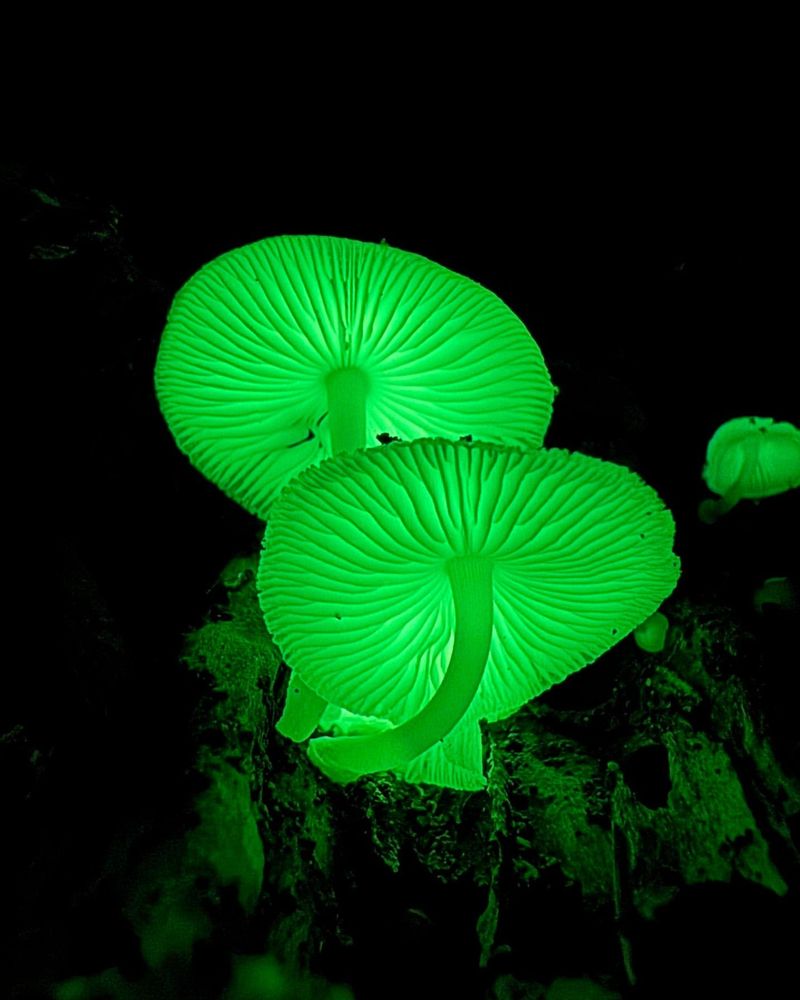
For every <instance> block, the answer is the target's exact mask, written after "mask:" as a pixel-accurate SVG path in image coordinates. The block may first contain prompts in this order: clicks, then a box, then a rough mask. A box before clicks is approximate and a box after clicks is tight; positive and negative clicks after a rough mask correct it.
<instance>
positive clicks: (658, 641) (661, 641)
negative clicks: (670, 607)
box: [633, 611, 669, 653]
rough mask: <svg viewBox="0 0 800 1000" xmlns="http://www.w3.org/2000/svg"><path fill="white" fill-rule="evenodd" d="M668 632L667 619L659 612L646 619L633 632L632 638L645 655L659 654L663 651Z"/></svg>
mask: <svg viewBox="0 0 800 1000" xmlns="http://www.w3.org/2000/svg"><path fill="white" fill-rule="evenodd" d="M668 631H669V618H667V616H666V615H665V614H662V612H660V611H656V612H655V613H654V614H652V615H650V617H649V618H646V619H645V620H644V621H643V622H642V623H641V625H637V626H636V628H635V629H634V630H633V638H634V641H635V642H636V645H637V646H638V647H639V649H643V650H644V651H645V653H660V652H662V650H663V649H664V646H665V645H666V641H667V632H668Z"/></svg>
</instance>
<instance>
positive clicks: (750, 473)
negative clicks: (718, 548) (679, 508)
mask: <svg viewBox="0 0 800 1000" xmlns="http://www.w3.org/2000/svg"><path fill="white" fill-rule="evenodd" d="M703 478H704V479H705V481H706V484H707V485H708V488H709V489H710V490H711V491H712V492H713V493H718V494H719V499H718V500H704V501H703V502H702V503H701V504H700V508H699V515H700V519H701V520H702V521H704V522H705V523H706V524H712V523H713V522H714V521H716V520H717V519H718V518H719V517H721V516H722V515H723V514H727V513H728V511H729V510H731V509H732V508H733V507H735V506H736V504H738V503H739V501H740V500H760V499H763V498H764V497H771V496H776V495H777V494H779V493H784V492H786V490H790V489H796V488H797V487H798V486H800V430H798V428H797V427H795V426H794V425H793V424H790V423H786V422H777V423H776V422H775V421H774V420H772V419H771V418H770V417H736V418H735V419H733V420H728V421H727V422H726V423H724V424H723V425H722V426H721V427H719V428H718V429H717V430H716V431H715V432H714V435H713V437H712V438H711V440H710V441H709V443H708V449H707V452H706V464H705V468H704V469H703Z"/></svg>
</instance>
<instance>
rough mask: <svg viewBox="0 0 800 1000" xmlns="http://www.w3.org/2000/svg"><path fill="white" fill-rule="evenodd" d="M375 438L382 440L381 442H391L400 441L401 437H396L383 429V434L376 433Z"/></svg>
mask: <svg viewBox="0 0 800 1000" xmlns="http://www.w3.org/2000/svg"><path fill="white" fill-rule="evenodd" d="M375 440H376V441H380V443H381V444H391V443H392V441H399V440H400V438H399V437H394V436H393V435H392V434H390V433H389V432H388V431H383V432H382V433H381V434H376V435H375Z"/></svg>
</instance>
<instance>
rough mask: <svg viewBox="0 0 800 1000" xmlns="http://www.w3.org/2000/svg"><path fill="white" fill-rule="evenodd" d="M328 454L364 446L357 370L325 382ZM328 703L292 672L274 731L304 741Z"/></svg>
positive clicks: (362, 391)
mask: <svg viewBox="0 0 800 1000" xmlns="http://www.w3.org/2000/svg"><path fill="white" fill-rule="evenodd" d="M325 387H326V389H327V391H328V419H329V421H330V432H331V454H333V455H338V454H339V452H343V451H358V450H359V448H363V447H365V445H366V443H367V440H366V438H367V392H368V390H369V383H368V381H367V376H366V375H365V374H364V372H362V371H361V369H360V368H337V369H336V370H335V371H332V372H331V373H330V374H329V375H328V377H327V378H326V380H325ZM327 706H328V703H327V701H325V699H324V698H320V696H319V695H318V694H315V693H314V692H313V691H312V690H311V688H309V687H307V686H306V685H305V684H304V683H303V682H302V681H301V680H300V678H299V677H298V676H297V674H296V673H294V672H292V674H291V676H290V677H289V687H288V689H287V692H286V703H285V705H284V708H283V714H282V715H281V717H280V719H279V720H278V724H277V726H276V729H277V730H278V732H279V733H280V734H281V736H285V737H287V739H290V740H294V741H295V742H296V743H300V742H302V741H303V740H307V739H308V737H309V736H310V735H311V734H312V733H313V732H314V730H315V729H316V728H317V725H318V724H319V720H320V719H321V718H322V713H323V712H324V711H325V709H326V708H327Z"/></svg>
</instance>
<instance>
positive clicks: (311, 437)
mask: <svg viewBox="0 0 800 1000" xmlns="http://www.w3.org/2000/svg"><path fill="white" fill-rule="evenodd" d="M314 437H315V435H314V432H313V431H312V430H310V429H309V432H308V434H306V436H305V437H304V438H303V439H302V441H293V442H292V443H291V444H290V445H287V446H286V447H287V448H296V447H297V446H298V445H301V444H305V443H306V442H307V441H313V440H314Z"/></svg>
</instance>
